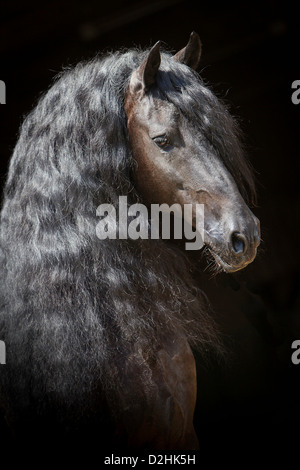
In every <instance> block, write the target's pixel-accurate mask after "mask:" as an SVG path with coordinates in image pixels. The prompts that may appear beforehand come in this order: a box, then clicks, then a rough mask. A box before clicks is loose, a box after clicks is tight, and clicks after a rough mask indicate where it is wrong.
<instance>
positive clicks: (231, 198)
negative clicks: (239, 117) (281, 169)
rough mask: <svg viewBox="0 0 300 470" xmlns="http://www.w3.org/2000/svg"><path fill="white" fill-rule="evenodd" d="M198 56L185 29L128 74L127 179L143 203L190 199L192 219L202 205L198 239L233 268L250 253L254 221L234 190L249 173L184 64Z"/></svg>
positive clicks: (230, 131) (221, 117) (217, 107)
mask: <svg viewBox="0 0 300 470" xmlns="http://www.w3.org/2000/svg"><path fill="white" fill-rule="evenodd" d="M200 55H201V42H200V39H199V37H198V35H197V34H195V33H192V35H191V37H190V40H189V43H188V45H187V46H186V47H185V48H184V49H182V50H181V51H179V52H178V53H177V54H176V55H175V56H173V57H169V56H167V55H165V54H164V55H163V57H162V59H163V60H161V53H160V44H159V43H157V44H155V46H153V47H152V49H151V50H150V52H149V53H148V55H147V57H146V58H145V60H144V61H143V63H142V64H141V65H140V66H139V67H138V68H137V69H136V70H135V71H134V72H133V73H132V75H131V78H130V82H129V86H128V90H127V94H126V100H125V111H126V115H127V118H128V131H129V137H130V143H131V148H132V152H133V157H134V159H135V160H136V162H137V171H136V174H135V184H136V186H137V189H138V191H139V193H140V194H141V195H142V197H143V199H144V201H145V202H146V203H148V204H151V203H159V204H162V203H167V204H168V205H172V204H174V203H179V204H180V205H181V206H183V205H184V204H188V203H189V204H191V203H192V204H193V207H194V209H193V210H194V212H193V220H192V223H193V224H194V226H195V225H196V220H197V217H196V210H197V206H196V203H198V204H204V243H205V245H207V246H208V248H209V250H210V251H211V253H212V254H213V256H214V258H215V260H216V262H217V264H218V265H219V266H220V267H222V268H223V269H224V270H225V271H228V272H233V271H237V270H239V269H242V268H244V267H245V266H246V265H247V264H249V263H251V262H252V261H253V260H254V258H255V256H256V249H257V246H258V245H259V241H260V229H259V220H258V219H257V218H256V217H255V216H254V215H253V213H252V212H251V211H250V209H249V208H248V207H247V205H246V203H245V201H244V199H243V197H242V195H241V192H240V190H239V184H240V181H237V180H242V179H243V176H244V177H245V178H246V179H247V175H248V177H249V178H250V179H251V175H250V172H249V169H248V166H247V164H246V162H245V160H244V157H243V155H242V153H241V147H240V146H239V142H238V138H237V137H236V133H235V132H234V122H233V120H232V118H231V117H230V115H229V114H228V112H227V111H226V109H225V107H224V106H223V105H222V104H221V103H220V102H219V101H218V100H217V99H216V97H215V96H214V95H213V94H212V93H211V92H210V91H209V90H208V88H206V87H205V86H204V85H203V83H202V82H201V80H200V79H199V78H198V76H197V75H196V74H195V72H194V71H193V70H192V69H195V68H196V67H197V65H198V63H199V59H200ZM243 172H246V173H247V172H248V173H247V175H243V174H242V173H243ZM236 175H238V176H236ZM194 228H197V227H194Z"/></svg>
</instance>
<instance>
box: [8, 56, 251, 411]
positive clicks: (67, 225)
mask: <svg viewBox="0 0 300 470" xmlns="http://www.w3.org/2000/svg"><path fill="white" fill-rule="evenodd" d="M145 54H147V51H138V50H131V51H129V52H125V53H120V52H117V53H114V54H109V55H107V56H105V57H102V58H96V59H94V60H92V61H90V62H88V63H81V64H79V65H78V66H76V67H75V68H74V69H70V70H67V71H65V72H64V73H63V74H61V76H60V77H59V78H58V79H57V80H56V82H55V83H54V85H53V86H52V87H51V88H50V90H49V91H48V92H47V93H46V94H45V95H44V96H43V97H42V98H41V99H40V101H39V103H38V104H37V106H36V108H35V109H34V110H33V111H32V112H31V113H30V114H29V115H28V116H27V118H26V119H25V121H24V123H23V125H22V128H21V132H20V137H19V140H18V143H17V145H16V148H15V150H14V154H13V156H12V159H11V162H10V168H9V173H8V179H7V183H6V187H5V193H4V202H3V209H2V215H1V239H0V241H1V252H0V253H1V258H2V260H1V279H0V289H1V292H0V293H1V297H0V300H1V313H0V338H1V339H3V340H5V342H6V344H7V365H6V366H5V371H4V370H3V374H2V369H1V381H2V384H1V388H2V394H3V396H4V397H5V398H6V399H7V400H9V401H10V403H11V405H12V407H13V408H20V409H22V408H23V407H24V408H25V406H27V407H28V406H29V407H30V405H31V403H33V401H34V403H33V406H34V407H35V408H36V407H40V409H41V410H42V408H43V407H44V406H45V403H46V402H47V403H48V404H50V405H53V406H57V405H59V404H60V403H64V405H66V404H69V407H70V409H72V408H73V407H78V406H80V409H81V410H82V413H83V414H84V413H85V412H86V408H87V402H88V400H89V409H92V408H93V406H94V407H97V406H99V405H97V404H96V402H97V403H98V402H99V397H102V398H101V399H104V400H106V401H107V400H108V398H107V397H109V400H108V401H109V402H110V403H114V402H115V401H118V400H119V398H118V397H119V395H120V393H121V392H120V391H121V389H122V387H124V386H127V385H128V380H134V383H135V385H134V386H135V388H136V389H137V390H138V388H139V383H141V382H143V384H146V383H147V381H148V380H149V383H150V378H149V374H150V370H149V363H150V362H151V361H155V352H156V351H157V350H158V349H159V348H160V344H161V343H162V342H163V341H164V338H166V337H170V338H171V337H172V335H178V334H180V332H182V334H183V335H186V337H187V338H188V341H189V342H190V344H191V345H192V346H195V345H197V347H198V348H199V349H200V351H202V352H203V353H204V351H205V350H207V349H209V348H210V347H211V346H212V347H213V348H214V349H215V350H218V349H219V350H221V345H220V340H219V336H218V334H217V332H216V328H215V325H214V321H213V320H212V318H211V316H210V313H209V309H208V307H207V301H206V299H205V296H204V294H203V293H202V292H201V291H200V290H199V289H198V288H197V287H196V286H195V285H194V283H193V280H192V278H191V274H190V266H189V263H188V261H187V259H186V257H185V254H184V252H182V251H181V250H180V249H178V248H176V247H175V246H172V245H171V244H169V245H167V244H166V243H165V242H164V241H162V240H99V239H98V238H97V236H96V230H95V229H96V224H97V222H98V221H99V218H97V216H96V208H97V207H98V206H99V204H101V203H113V204H117V201H118V196H119V195H127V196H128V204H133V203H134V202H137V201H138V200H140V195H139V194H137V192H136V190H135V187H134V185H133V178H132V175H133V172H134V171H135V170H136V168H135V162H134V161H133V158H132V155H131V151H130V145H129V141H128V132H127V122H126V116H125V113H124V107H123V104H124V98H125V92H126V88H127V85H128V81H129V77H130V75H131V73H132V72H133V70H134V69H135V68H136V67H137V66H138V65H139V64H140V63H141V62H142V60H143V59H144V57H145ZM195 80H198V81H200V84H199V85H200V87H195ZM157 93H160V94H161V95H163V97H164V98H165V99H168V100H170V101H172V102H173V103H174V104H176V106H177V107H178V108H179V109H180V110H181V111H182V112H184V113H185V114H186V115H187V116H188V118H189V120H190V121H191V122H193V123H194V125H196V126H198V127H199V126H200V127H199V128H200V129H201V130H202V131H203V134H204V135H205V136H206V138H207V141H208V142H209V143H210V145H212V146H214V148H215V149H216V151H217V152H218V153H219V154H220V155H221V157H222V158H223V159H224V161H225V162H226V165H227V166H228V168H229V170H230V171H231V172H232V173H233V175H234V177H235V178H236V180H237V182H238V184H239V185H240V187H243V185H244V182H243V179H245V177H246V183H245V184H246V186H248V189H249V188H250V190H252V189H253V181H252V177H251V173H250V171H249V170H248V167H247V165H246V163H245V162H244V159H243V157H242V151H241V147H240V145H239V141H238V138H237V137H236V129H235V124H234V123H233V121H232V119H231V118H230V116H229V114H228V113H227V111H226V110H225V108H224V107H223V106H222V105H221V104H220V103H219V101H218V100H217V99H216V98H215V97H214V96H213V95H212V93H211V92H210V91H209V90H208V89H207V87H205V86H204V85H203V83H202V82H201V80H200V79H199V78H197V77H196V76H195V74H194V73H193V72H192V71H189V69H188V68H187V67H185V66H183V65H181V64H179V63H177V62H175V61H174V60H173V59H171V58H170V55H169V54H167V53H164V54H163V60H162V69H161V71H159V73H158V77H157ZM229 155H230V157H229ZM128 358H130V370H134V373H133V374H132V376H130V374H129V375H127V376H126V374H125V373H123V372H122V371H123V370H125V369H126V368H127V369H128V367H129V366H128V361H129V359H128ZM125 361H127V362H126V363H125ZM133 366H134V367H133ZM128 377H131V378H128ZM126 381H127V382H126ZM91 397H94V398H91ZM105 397H106V398H105ZM33 398H34V400H33ZM91 400H94V401H93V403H92V404H91Z"/></svg>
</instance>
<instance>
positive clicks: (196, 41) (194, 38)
mask: <svg viewBox="0 0 300 470" xmlns="http://www.w3.org/2000/svg"><path fill="white" fill-rule="evenodd" d="M201 52H202V44H201V41H200V38H199V36H198V34H197V33H195V32H194V31H193V32H192V33H191V35H190V39H189V42H188V43H187V45H186V46H185V47H184V48H183V49H181V50H180V51H178V52H177V54H175V55H174V56H173V59H175V60H177V61H178V62H181V63H182V64H185V65H188V66H189V67H191V68H192V69H194V70H196V69H197V67H198V65H199V62H200V57H201Z"/></svg>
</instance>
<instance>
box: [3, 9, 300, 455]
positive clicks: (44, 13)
mask: <svg viewBox="0 0 300 470" xmlns="http://www.w3.org/2000/svg"><path fill="white" fill-rule="evenodd" d="M193 30H195V31H197V32H198V33H199V35H200V37H201V40H202V42H203V58H202V62H201V67H200V72H201V75H202V77H203V78H204V79H205V81H207V82H208V83H210V84H211V85H212V88H213V90H214V91H215V92H216V93H217V95H218V96H220V97H223V98H224V100H225V102H226V103H229V104H230V107H231V111H232V113H233V114H234V115H235V116H236V117H237V118H238V119H239V121H240V125H241V127H242V129H243V131H244V133H245V140H246V144H247V150H248V154H249V158H250V160H251V162H252V164H253V166H254V168H255V170H256V176H257V188H258V207H257V208H255V209H254V212H255V214H256V215H257V216H258V217H259V218H260V220H261V226H262V238H263V243H262V245H261V250H260V253H259V255H258V257H257V259H256V261H255V262H254V263H253V264H252V265H251V266H249V267H248V268H247V269H246V270H245V271H243V272H241V273H237V274H235V275H220V276H219V277H218V278H216V279H210V278H209V275H203V273H202V272H201V270H200V269H199V272H197V271H196V272H195V276H198V277H199V280H200V282H201V284H200V285H202V286H203V289H204V291H205V292H206V293H207V295H208V297H209V299H210V301H211V303H212V306H213V308H214V310H215V312H216V315H217V317H218V319H219V322H220V325H221V328H222V330H223V332H224V333H225V335H226V337H227V340H228V342H229V343H230V349H231V351H232V352H231V355H230V357H229V358H228V361H227V363H226V364H214V363H212V364H210V365H206V366H205V365H203V364H202V362H201V360H200V358H198V357H197V362H198V382H199V384H198V389H199V391H198V404H197V410H196V415H195V426H196V428H197V432H198V434H199V436H200V443H201V448H202V449H205V448H207V447H209V446H210V445H212V446H216V448H217V449H220V446H222V448H223V449H225V453H227V454H228V455H229V456H230V455H231V453H232V452H233V453H234V452H236V451H237V449H240V448H241V446H242V448H243V449H244V450H245V452H246V453H245V454H244V457H245V458H246V459H247V455H250V454H251V453H253V452H256V450H257V449H261V448H263V449H264V450H267V452H268V451H270V453H273V455H274V452H276V451H277V450H276V446H279V447H280V446H281V447H282V445H283V442H288V443H289V444H288V446H287V447H285V448H286V449H289V446H292V442H293V439H294V438H295V437H296V435H295V433H297V423H298V422H299V420H300V398H299V375H300V365H299V366H298V367H297V366H295V365H293V364H292V362H291V352H292V350H291V343H292V341H293V340H295V339H300V315H299V309H300V292H299V289H298V285H299V278H300V259H299V241H298V240H299V234H300V232H299V230H298V228H299V225H298V224H299V217H298V216H299V199H300V196H299V185H298V181H299V147H300V139H299V131H300V126H299V125H300V105H298V106H296V105H293V104H292V102H291V94H292V89H291V84H292V82H293V81H294V80H297V79H298V80H299V79H300V70H299V59H298V57H299V51H300V37H299V36H300V33H299V31H300V20H299V15H298V16H297V12H295V10H294V7H293V6H292V5H291V4H289V2H279V3H278V4H277V3H276V2H274V1H271V0H270V1H267V0H262V1H260V2H257V3H255V2H238V3H235V2H233V1H227V2H223V6H222V5H218V4H216V3H214V2H204V1H201V0H199V1H197V2H196V1H191V0H187V1H182V0H162V1H156V0H154V1H153V2H150V1H144V0H135V1H120V0H111V1H110V2H106V3H101V2H100V1H99V0H97V1H96V0H85V1H84V2H79V1H78V0H72V1H71V0H60V1H58V0H54V1H51V2H50V1H49V0H45V1H44V2H39V3H38V2H36V1H33V0H27V1H26V2H21V1H10V2H8V1H2V2H1V16H0V34H1V37H0V52H1V62H0V64H1V69H0V70H1V72H0V79H1V80H4V81H5V83H6V91H7V98H6V100H7V104H6V105H2V106H0V129H1V139H0V158H1V162H0V163H1V184H2V185H3V183H4V180H5V175H6V171H7V162H8V160H9V157H10V155H11V153H12V150H13V148H14V145H15V143H16V139H17V133H18V128H19V125H20V123H21V122H22V119H23V116H24V115H26V114H27V113H28V112H29V111H30V110H31V109H32V107H33V105H34V103H36V101H37V100H38V98H39V96H40V94H41V93H42V92H43V91H45V90H46V89H47V88H48V87H49V86H50V84H51V81H52V79H53V77H54V76H55V75H56V74H57V73H58V72H59V71H61V69H62V67H65V66H68V65H73V64H76V63H77V62H78V61H80V60H82V59H84V60H85V59H88V58H89V57H93V56H94V55H95V54H96V53H98V52H99V51H108V50H112V49H118V48H120V47H132V46H136V45H141V46H142V47H146V46H147V47H148V46H150V45H153V44H154V43H155V42H156V41H157V40H158V39H160V40H162V41H164V43H165V44H166V45H167V46H168V47H169V48H172V50H174V52H175V51H177V50H178V49H181V48H182V47H183V46H184V45H185V44H186V43H187V40H188V37H189V34H190V32H191V31H193ZM199 266H200V265H199ZM2 367H4V366H2ZM100 448H101V446H100V447H99V449H100ZM224 455H225V454H224Z"/></svg>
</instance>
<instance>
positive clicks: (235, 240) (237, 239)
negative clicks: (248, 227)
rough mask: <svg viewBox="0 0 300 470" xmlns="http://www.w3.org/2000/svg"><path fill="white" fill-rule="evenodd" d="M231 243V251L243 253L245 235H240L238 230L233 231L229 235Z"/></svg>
mask: <svg viewBox="0 0 300 470" xmlns="http://www.w3.org/2000/svg"><path fill="white" fill-rule="evenodd" d="M231 245H232V248H233V251H234V252H235V253H236V254H237V255H240V254H242V253H244V251H245V250H246V241H245V237H244V236H243V235H241V234H240V233H239V232H233V234H232V235H231Z"/></svg>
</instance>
